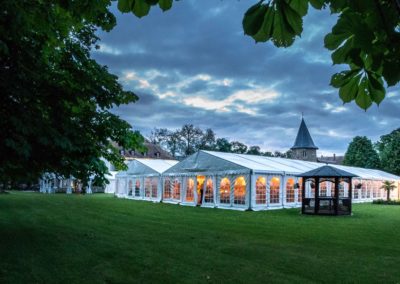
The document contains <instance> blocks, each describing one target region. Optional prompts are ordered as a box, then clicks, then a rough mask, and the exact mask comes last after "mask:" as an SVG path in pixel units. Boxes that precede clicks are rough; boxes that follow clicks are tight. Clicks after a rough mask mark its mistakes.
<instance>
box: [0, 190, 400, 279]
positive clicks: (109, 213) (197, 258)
mask: <svg viewBox="0 0 400 284" xmlns="http://www.w3.org/2000/svg"><path fill="white" fill-rule="evenodd" d="M353 212H354V216H352V217H316V216H302V215H299V210H298V209H290V210H276V211H264V212H238V211H231V210H221V209H204V208H193V207H184V206H177V205H168V204H153V203H149V202H144V201H132V200H124V199H116V198H113V197H111V196H107V195H103V194H97V195H91V196H82V195H70V196H67V195H63V194H57V195H41V194H38V193H16V192H12V193H11V194H3V195H0V283H55V282H58V283H60V282H63V283H78V282H86V283H127V282H162V283H178V282H180V283H181V282H187V283H192V282H196V283H205V282H216V283H220V282H232V283H233V282H235V283H261V282H264V283H265V282H291V283H299V282H303V283H311V282H352V283H354V282H357V283H365V282H371V283H372V282H376V283H378V282H381V283H382V282H386V283H400V206H385V205H371V204H364V205H354V211H353Z"/></svg>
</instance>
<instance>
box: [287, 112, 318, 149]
mask: <svg viewBox="0 0 400 284" xmlns="http://www.w3.org/2000/svg"><path fill="white" fill-rule="evenodd" d="M300 148H304V149H318V147H317V146H315V144H314V141H313V140H312V138H311V135H310V132H309V131H308V128H307V125H306V123H305V122H304V118H303V113H302V117H301V123H300V128H299V131H298V132H297V136H296V140H295V142H294V145H293V147H292V149H300Z"/></svg>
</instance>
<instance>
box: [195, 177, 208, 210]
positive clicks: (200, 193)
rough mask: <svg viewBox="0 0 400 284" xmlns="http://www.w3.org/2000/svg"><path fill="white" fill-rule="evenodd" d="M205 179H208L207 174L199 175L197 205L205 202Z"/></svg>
mask: <svg viewBox="0 0 400 284" xmlns="http://www.w3.org/2000/svg"><path fill="white" fill-rule="evenodd" d="M205 180H206V177H205V176H197V205H201V204H202V202H203V193H204V181H205Z"/></svg>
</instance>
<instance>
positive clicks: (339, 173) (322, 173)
mask: <svg viewBox="0 0 400 284" xmlns="http://www.w3.org/2000/svg"><path fill="white" fill-rule="evenodd" d="M299 176H302V177H356V175H354V174H352V173H349V172H346V171H344V170H341V169H337V168H334V167H332V166H328V165H325V166H322V167H319V168H316V169H314V170H311V171H308V172H305V173H302V174H300V175H299Z"/></svg>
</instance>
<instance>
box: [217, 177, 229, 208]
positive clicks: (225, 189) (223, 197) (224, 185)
mask: <svg viewBox="0 0 400 284" xmlns="http://www.w3.org/2000/svg"><path fill="white" fill-rule="evenodd" d="M230 197H231V182H230V181H229V179H228V178H223V179H222V180H221V183H220V185H219V203H222V204H230V203H231V199H230Z"/></svg>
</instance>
